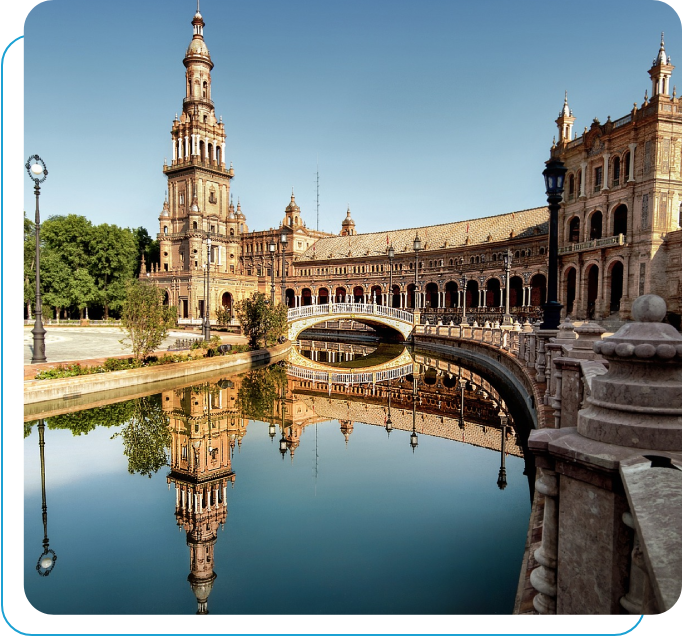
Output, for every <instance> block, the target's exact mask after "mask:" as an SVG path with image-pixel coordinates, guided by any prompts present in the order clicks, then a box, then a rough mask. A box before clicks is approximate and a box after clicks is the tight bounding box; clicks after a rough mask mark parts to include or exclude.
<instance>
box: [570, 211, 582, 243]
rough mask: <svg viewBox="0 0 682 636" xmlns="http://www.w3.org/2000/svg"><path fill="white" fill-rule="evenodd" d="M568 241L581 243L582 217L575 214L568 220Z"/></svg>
mask: <svg viewBox="0 0 682 636" xmlns="http://www.w3.org/2000/svg"><path fill="white" fill-rule="evenodd" d="M568 242H569V243H580V217H577V216H574V217H573V218H572V219H571V220H570V221H569V222H568Z"/></svg>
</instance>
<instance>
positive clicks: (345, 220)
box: [341, 208, 355, 227]
mask: <svg viewBox="0 0 682 636" xmlns="http://www.w3.org/2000/svg"><path fill="white" fill-rule="evenodd" d="M341 225H343V226H344V227H345V226H348V225H355V221H353V219H351V217H350V208H348V211H347V212H346V218H345V219H344V220H343V221H341Z"/></svg>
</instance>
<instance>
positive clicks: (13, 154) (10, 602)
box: [0, 36, 644, 636]
mask: <svg viewBox="0 0 682 636" xmlns="http://www.w3.org/2000/svg"><path fill="white" fill-rule="evenodd" d="M22 109H23V36H21V37H18V38H16V39H15V40H13V41H12V42H10V43H9V45H8V46H7V47H6V49H5V51H4V53H3V55H2V138H1V139H2V140H1V144H2V165H1V169H2V194H1V202H2V214H1V216H0V223H1V226H2V235H1V239H0V246H1V252H0V263H1V266H2V286H1V287H0V303H1V304H0V307H1V308H2V309H4V310H5V314H6V315H7V316H9V322H7V320H4V321H1V323H0V329H1V334H0V344H1V347H2V349H1V352H0V358H1V370H2V385H1V392H2V402H1V404H0V413H1V415H2V423H3V426H1V427H0V437H1V441H2V448H1V459H2V465H1V468H0V470H1V472H2V492H1V494H2V502H1V512H2V552H1V556H2V572H1V576H2V579H1V583H2V593H1V602H2V625H3V626H4V627H5V628H7V629H8V630H9V631H10V632H11V633H12V634H60V633H61V634H85V633H92V632H101V633H108V634H117V633H120V634H126V635H131V636H132V635H133V634H150V633H151V634H154V633H158V634H167V633H187V632H188V631H193V630H196V631H205V632H206V631H207V632H212V633H230V634H235V635H236V634H240V633H241V634H264V633H276V634H286V633H292V634H293V633H304V634H323V633H327V634H346V633H351V632H352V633H353V634H408V633H421V634H483V633H491V634H502V633H508V634H515V635H520V634H535V635H536V636H537V635H539V634H545V633H551V634H577V633H580V634H600V635H606V634H622V633H623V625H622V624H615V625H508V624H506V625H497V624H496V625H482V624H481V625H412V624H401V625H373V624H356V625H353V624H349V625H319V624H314V625H305V624H287V625H231V624H223V625H205V626H201V627H198V626H196V625H165V624H161V625H129V624H116V625H24V623H23V575H22V572H23V550H22V547H23V537H22V531H23V527H22V526H23V524H21V523H17V522H16V521H17V519H21V518H22V514H21V510H22V485H21V484H22V480H23V477H22V476H23V468H22V437H21V435H20V432H21V430H22V427H21V426H19V425H18V423H17V422H16V420H19V421H21V420H22V410H23V405H22V401H21V400H18V399H17V396H19V395H21V394H22V387H21V382H22V376H21V375H20V374H19V373H17V369H16V361H17V360H21V359H22V339H21V338H17V337H16V336H15V330H16V329H17V323H16V322H15V320H16V316H17V312H18V308H19V307H21V306H22V302H23V301H22V296H23V292H22V285H21V276H17V275H16V271H17V268H18V265H19V264H20V263H21V259H22V258H23V251H22V249H21V244H22V241H21V238H20V237H21V236H22V229H21V228H22V216H21V215H20V214H19V210H20V209H22V208H23V201H22V189H21V179H22V177H23V168H24V159H23V157H22V153H23V128H22V126H23V112H22ZM33 150H34V151H36V152H40V149H39V148H36V149H33ZM7 311H9V314H7ZM643 622H644V619H643V617H640V619H639V621H638V622H637V624H636V625H635V626H634V627H633V628H631V629H630V630H628V631H627V632H626V633H627V634H632V633H634V632H635V631H636V630H637V629H638V628H639V627H641V625H643Z"/></svg>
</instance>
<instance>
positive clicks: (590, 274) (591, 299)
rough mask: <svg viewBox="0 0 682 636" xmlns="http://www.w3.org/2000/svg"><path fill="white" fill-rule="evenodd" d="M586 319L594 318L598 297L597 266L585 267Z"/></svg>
mask: <svg viewBox="0 0 682 636" xmlns="http://www.w3.org/2000/svg"><path fill="white" fill-rule="evenodd" d="M586 274H587V276H586V279H587V317H588V318H589V319H592V318H594V316H595V313H596V311H597V298H598V297H599V265H596V264H594V263H593V264H591V265H588V267H587V272H586Z"/></svg>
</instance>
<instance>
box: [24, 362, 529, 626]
mask: <svg viewBox="0 0 682 636" xmlns="http://www.w3.org/2000/svg"><path fill="white" fill-rule="evenodd" d="M311 364H313V362H311ZM318 365H319V363H318ZM360 366H361V365H360ZM361 370H362V371H365V370H366V368H363V369H361ZM460 374H461V377H463V378H464V377H467V378H468V382H469V384H468V385H467V386H466V387H465V395H466V397H465V409H464V412H465V417H464V418H463V419H461V420H460V418H459V415H460V412H461V409H460V408H459V407H460V406H461V404H460V403H459V402H458V400H459V397H460V394H461V390H460V388H459V385H456V386H455V387H454V388H450V389H448V388H447V387H444V386H442V385H441V384H440V383H439V381H436V382H435V383H433V384H429V383H428V382H429V373H427V374H423V373H422V374H421V375H420V376H417V379H418V384H417V393H416V395H417V397H416V399H413V394H414V388H415V384H414V383H413V381H412V379H413V376H407V377H402V378H400V379H396V380H393V381H392V382H391V384H390V385H389V384H388V383H385V382H384V383H378V384H376V385H375V386H374V388H372V386H371V385H362V386H353V385H349V386H348V387H343V386H340V387H339V386H335V387H332V388H333V390H331V391H330V390H329V388H328V387H327V389H326V390H322V389H323V388H324V387H322V386H321V385H318V384H317V383H315V382H309V381H306V380H303V379H299V378H295V377H292V376H289V377H287V376H286V375H285V373H284V370H283V369H282V368H281V367H279V366H278V365H275V366H273V367H269V368H268V369H261V370H255V371H251V372H248V373H246V374H242V375H240V376H228V377H225V378H222V380H221V381H220V383H219V384H218V383H216V382H211V383H203V384H201V385H195V386H191V385H189V386H185V387H182V386H180V387H178V388H176V389H173V390H168V391H164V392H163V393H161V394H157V395H155V396H148V397H146V398H140V399H138V400H132V401H129V402H124V403H118V404H115V405H111V406H107V407H103V408H101V409H99V410H97V409H96V410H90V411H82V412H78V413H73V414H68V415H61V416H54V417H51V418H48V419H47V420H46V426H45V428H44V440H45V451H44V455H45V460H44V467H45V476H46V480H45V501H46V505H47V538H48V541H49V548H50V549H52V550H54V552H55V554H56V555H57V558H56V561H55V563H54V568H53V569H52V571H51V572H50V573H49V575H48V576H39V574H38V572H36V563H37V561H38V558H39V556H40V555H41V553H42V552H43V545H44V544H43V541H44V539H45V533H44V527H43V520H42V490H41V479H40V477H41V465H40V452H39V427H38V425H37V424H33V425H32V426H31V427H30V429H29V427H28V426H27V427H26V429H27V432H28V431H29V430H30V433H29V434H28V436H27V437H26V439H25V591H26V595H27V597H28V600H29V601H30V602H31V603H32V604H33V605H34V607H36V608H37V609H38V610H40V611H42V612H45V613H48V614H49V613H54V614H71V613H73V614H109V613H111V614H134V613H140V614H161V613H168V614H173V613H180V614H185V613H195V612H197V611H198V610H199V611H206V610H208V611H210V612H211V613H218V614H436V613H437V614H441V613H445V614H458V613H466V614H470V613H473V614H497V613H502V614H509V613H511V611H512V608H513V603H514V596H515V593H516V587H517V583H518V578H519V572H520V566H521V559H522V557H523V549H524V543H525V538H526V531H527V524H528V515H529V508H530V499H529V490H528V480H527V478H526V477H525V476H524V475H523V470H524V462H523V458H522V451H521V449H520V448H519V447H518V446H517V444H516V443H515V437H514V434H513V430H512V429H511V427H510V428H509V429H507V432H508V435H507V436H506V437H505V444H506V447H505V450H506V455H505V465H506V478H507V485H506V487H505V488H504V489H503V490H502V489H500V488H499V487H498V477H499V472H500V462H501V453H500V450H499V449H500V442H501V435H502V433H501V430H500V428H499V424H500V421H499V418H498V417H497V415H496V412H497V409H498V408H499V397H498V396H496V394H495V391H494V387H490V386H489V385H487V384H486V383H485V382H484V381H483V380H482V379H480V378H478V377H477V376H474V375H473V374H470V373H467V372H466V370H461V372H460ZM415 375H416V371H415ZM443 379H445V380H448V378H447V377H446V376H443V377H442V378H441V380H443ZM476 382H478V384H476ZM448 384H453V382H452V379H450V381H449V382H448ZM481 386H485V387H486V390H485V391H484V390H483V389H481ZM477 391H478V393H477ZM483 393H485V395H483ZM389 395H390V397H391V406H390V419H391V424H392V430H391V432H390V435H389V434H388V433H387V430H386V422H387V419H389V405H388V396H389ZM495 397H496V398H497V400H494V399H493V398H495ZM437 400H438V401H439V402H440V406H438V402H437ZM420 402H421V404H420ZM413 407H414V408H413ZM492 414H495V415H494V416H493V415H492ZM72 431H73V432H72ZM209 432H210V433H209ZM77 433H79V434H77ZM413 433H414V435H415V436H416V438H417V440H418V445H417V446H416V448H414V449H413V448H412V447H411V439H412V438H411V435H413ZM164 448H165V450H164ZM167 457H168V459H169V460H170V466H169V465H164V464H166V461H167V460H166V458H167ZM130 471H132V472H130ZM177 489H186V492H190V493H191V494H194V493H197V492H204V493H207V494H205V495H204V500H203V504H204V505H203V507H202V509H201V510H200V509H199V508H197V509H196V512H195V508H194V503H193V497H191V499H190V498H188V499H186V500H185V506H184V509H183V505H182V504H183V501H182V496H181V495H180V494H179V492H180V491H178V490H177ZM209 492H210V493H211V494H210V502H208V501H207V500H206V498H207V497H208V496H209V495H208V493H209ZM207 503H210V504H211V509H210V510H209V509H208V506H207V505H206V504H207ZM197 505H199V504H197ZM188 539H189V543H190V544H191V545H188ZM214 574H215V575H217V576H215V578H214ZM188 576H189V580H188Z"/></svg>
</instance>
